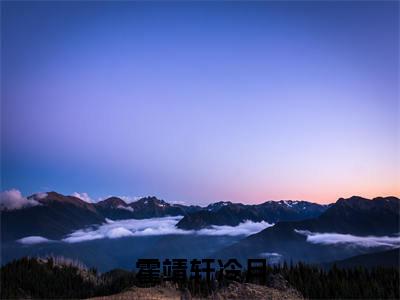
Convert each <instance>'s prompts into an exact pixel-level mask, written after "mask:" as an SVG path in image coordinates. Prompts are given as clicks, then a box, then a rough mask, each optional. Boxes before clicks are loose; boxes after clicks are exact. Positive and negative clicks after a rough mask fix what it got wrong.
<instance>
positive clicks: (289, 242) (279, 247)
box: [218, 196, 400, 262]
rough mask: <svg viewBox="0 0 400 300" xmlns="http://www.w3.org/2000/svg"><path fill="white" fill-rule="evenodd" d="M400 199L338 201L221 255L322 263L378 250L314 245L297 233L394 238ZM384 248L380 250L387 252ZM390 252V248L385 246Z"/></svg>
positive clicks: (397, 224) (231, 247)
mask: <svg viewBox="0 0 400 300" xmlns="http://www.w3.org/2000/svg"><path fill="white" fill-rule="evenodd" d="M399 222H400V199H399V198H396V197H378V198H374V199H372V200H368V199H365V198H361V197H356V196H353V197H351V198H349V199H342V198H341V199H339V200H338V201H337V202H336V203H335V204H333V205H331V206H330V207H329V208H328V209H327V210H326V211H325V212H324V213H322V214H321V215H320V216H318V217H316V218H314V219H307V220H302V221H291V222H289V221H286V222H278V223H277V224H275V225H274V226H273V227H269V228H266V229H264V230H262V231H260V232H258V233H256V234H254V235H251V236H248V237H247V238H245V239H243V240H241V241H239V242H238V243H236V244H235V245H232V246H230V247H228V248H226V249H223V250H221V251H220V252H219V253H218V254H221V255H224V256H232V257H252V256H260V255H261V256H262V255H263V253H264V254H266V253H278V254H279V255H281V256H282V257H283V259H285V260H287V261H289V260H293V261H299V260H303V261H307V262H323V261H332V260H335V259H336V260H341V259H344V258H346V257H350V256H354V255H359V254H366V253H369V252H371V251H376V250H374V249H379V247H377V248H372V247H346V246H343V244H340V243H331V244H328V245H327V244H324V243H311V242H309V241H307V236H306V235H305V234H300V233H299V232H298V230H301V231H303V232H313V233H338V234H347V235H356V236H364V237H368V236H389V235H392V236H395V235H396V234H398V232H399V228H400V227H399V226H400V224H399ZM296 230H297V232H296ZM384 248H385V247H380V249H381V250H384ZM386 249H387V247H386Z"/></svg>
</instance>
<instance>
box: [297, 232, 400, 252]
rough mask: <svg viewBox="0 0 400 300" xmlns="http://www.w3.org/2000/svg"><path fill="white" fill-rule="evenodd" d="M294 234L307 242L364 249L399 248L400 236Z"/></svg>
mask: <svg viewBox="0 0 400 300" xmlns="http://www.w3.org/2000/svg"><path fill="white" fill-rule="evenodd" d="M295 232H297V233H298V234H301V235H304V236H306V237H307V242H309V243H313V244H322V245H338V244H342V245H348V246H359V247H364V248H372V247H387V248H397V247H400V236H399V235H397V236H356V235H352V234H342V233H319V232H310V231H308V230H297V229H295Z"/></svg>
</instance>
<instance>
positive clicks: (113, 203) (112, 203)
mask: <svg viewBox="0 0 400 300" xmlns="http://www.w3.org/2000/svg"><path fill="white" fill-rule="evenodd" d="M96 205H98V206H99V207H110V208H116V207H118V206H123V207H126V206H128V204H127V203H126V202H125V201H124V200H122V199H121V198H118V197H109V198H107V199H105V200H102V201H99V202H98V203H97V204H96Z"/></svg>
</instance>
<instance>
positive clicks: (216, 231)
mask: <svg viewBox="0 0 400 300" xmlns="http://www.w3.org/2000/svg"><path fill="white" fill-rule="evenodd" d="M272 225H273V224H269V223H267V222H264V221H261V222H252V221H245V222H243V223H240V224H239V225H237V226H228V225H222V226H217V225H213V226H211V228H204V229H201V230H198V231H196V233H197V234H199V235H229V236H237V235H245V236H247V235H251V234H254V233H257V232H260V231H261V230H263V229H265V228H268V227H271V226H272Z"/></svg>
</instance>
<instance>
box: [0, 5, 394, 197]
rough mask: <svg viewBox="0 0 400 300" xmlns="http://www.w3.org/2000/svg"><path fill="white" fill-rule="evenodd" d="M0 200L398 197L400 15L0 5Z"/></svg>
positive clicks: (388, 8) (312, 8)
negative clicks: (15, 196) (6, 196)
mask: <svg viewBox="0 0 400 300" xmlns="http://www.w3.org/2000/svg"><path fill="white" fill-rule="evenodd" d="M1 5H2V21H1V22H2V23H1V25H2V57H1V63H2V65H1V71H2V78H1V83H2V95H1V96H2V100H1V104H2V107H1V108H2V110H1V117H2V118H1V125H2V128H1V130H2V131H1V137H2V140H1V154H2V155H1V164H2V165H1V171H2V189H9V188H18V189H20V190H21V191H22V192H23V193H24V194H30V193H33V192H37V191H46V190H57V191H59V192H61V193H66V194H71V193H73V192H87V193H89V195H90V196H92V198H97V197H102V196H106V195H110V194H114V195H133V196H141V195H156V196H159V197H161V198H164V199H165V200H167V201H168V200H169V201H186V202H187V203H199V204H205V203H208V202H211V201H217V200H233V201H240V202H247V203H259V202H262V201H265V200H269V199H306V200H312V201H317V202H333V201H335V200H336V199H337V198H338V197H347V196H351V195H354V194H356V195H362V196H366V197H374V196H378V195H397V196H399V195H400V187H399V182H400V174H399V170H400V161H399V155H398V154H399V88H398V80H399V73H398V70H399V59H398V51H399V44H398V42H399V40H398V37H399V30H398V25H399V24H398V23H399V21H398V18H399V3H398V2H359V1H357V2H342V1H337V2H288V3H278V2H251V3H244V2H219V3H218V2H203V3H199V2H190V3H183V2H177V3H173V2H168V3H165V2H164V3H161V2H160V3H157V2H147V3H146V2H114V3H112V2H69V3H62V2H39V3H32V2H2V4H1Z"/></svg>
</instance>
